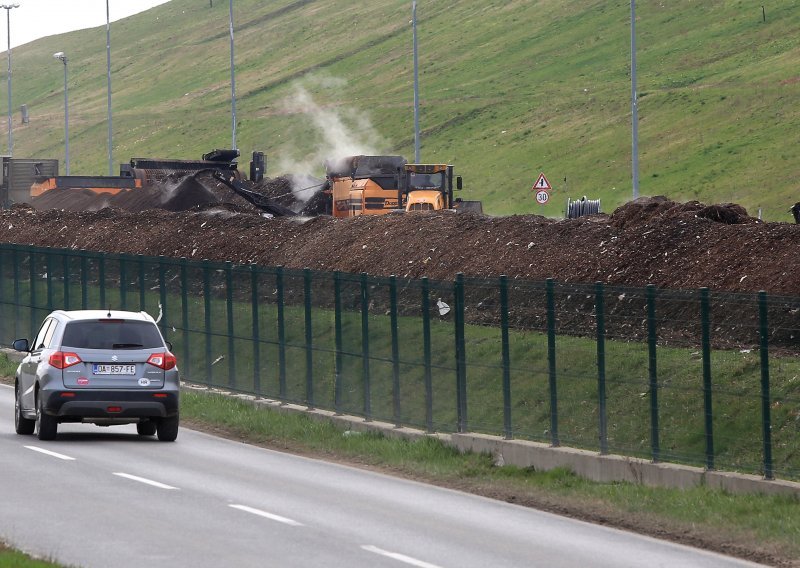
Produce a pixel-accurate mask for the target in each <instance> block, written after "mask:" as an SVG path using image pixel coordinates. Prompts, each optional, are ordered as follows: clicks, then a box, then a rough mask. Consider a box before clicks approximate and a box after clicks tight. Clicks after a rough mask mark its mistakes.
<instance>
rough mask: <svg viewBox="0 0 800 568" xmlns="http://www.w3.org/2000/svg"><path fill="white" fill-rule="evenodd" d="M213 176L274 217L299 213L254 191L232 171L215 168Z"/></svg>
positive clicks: (291, 215) (292, 215)
mask: <svg viewBox="0 0 800 568" xmlns="http://www.w3.org/2000/svg"><path fill="white" fill-rule="evenodd" d="M211 176H212V177H213V178H214V179H216V180H217V181H219V182H222V183H224V184H225V185H227V186H228V187H229V188H230V189H232V190H233V192H234V193H236V194H238V195H241V196H242V197H243V198H245V199H246V200H247V201H249V202H250V203H252V204H253V205H255V206H256V207H258V208H259V209H261V210H262V211H264V212H265V213H269V215H272V216H273V217H294V216H296V215H297V213H295V212H294V211H292V210H291V209H289V208H288V207H284V206H283V205H281V204H280V203H278V202H277V201H275V200H274V199H270V198H269V197H266V196H265V195H261V194H260V193H258V192H257V191H252V190H250V189H248V188H247V187H245V185H244V184H243V183H242V182H241V181H240V180H239V178H238V177H237V176H235V175H233V174H232V173H231V172H227V173H223V172H221V171H219V170H214V172H213V173H212V174H211Z"/></svg>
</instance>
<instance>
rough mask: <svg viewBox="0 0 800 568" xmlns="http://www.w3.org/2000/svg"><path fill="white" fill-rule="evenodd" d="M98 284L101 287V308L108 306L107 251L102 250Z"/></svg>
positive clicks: (98, 260) (99, 261)
mask: <svg viewBox="0 0 800 568" xmlns="http://www.w3.org/2000/svg"><path fill="white" fill-rule="evenodd" d="M97 284H98V287H99V288H100V306H99V307H100V309H101V310H102V309H105V308H106V307H107V306H106V253H104V252H101V253H100V257H99V258H98V259H97Z"/></svg>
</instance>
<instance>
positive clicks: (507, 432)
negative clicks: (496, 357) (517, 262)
mask: <svg viewBox="0 0 800 568" xmlns="http://www.w3.org/2000/svg"><path fill="white" fill-rule="evenodd" d="M500 338H501V342H502V357H503V434H504V437H505V439H506V440H510V439H511V438H512V436H513V431H512V427H511V353H510V350H509V340H508V276H506V275H505V274H502V275H501V276H500Z"/></svg>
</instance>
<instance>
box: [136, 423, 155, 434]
mask: <svg viewBox="0 0 800 568" xmlns="http://www.w3.org/2000/svg"><path fill="white" fill-rule="evenodd" d="M156 427H157V426H156V423H155V422H153V421H152V420H142V421H141V422H138V423H137V424H136V432H137V433H138V434H139V435H140V436H152V435H153V434H155V433H156Z"/></svg>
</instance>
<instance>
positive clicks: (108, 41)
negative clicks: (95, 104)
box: [106, 0, 114, 176]
mask: <svg viewBox="0 0 800 568" xmlns="http://www.w3.org/2000/svg"><path fill="white" fill-rule="evenodd" d="M106 70H107V71H106V74H107V83H108V175H109V176H113V175H114V150H113V148H114V144H113V129H112V127H111V13H110V12H109V9H108V0H106Z"/></svg>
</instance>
